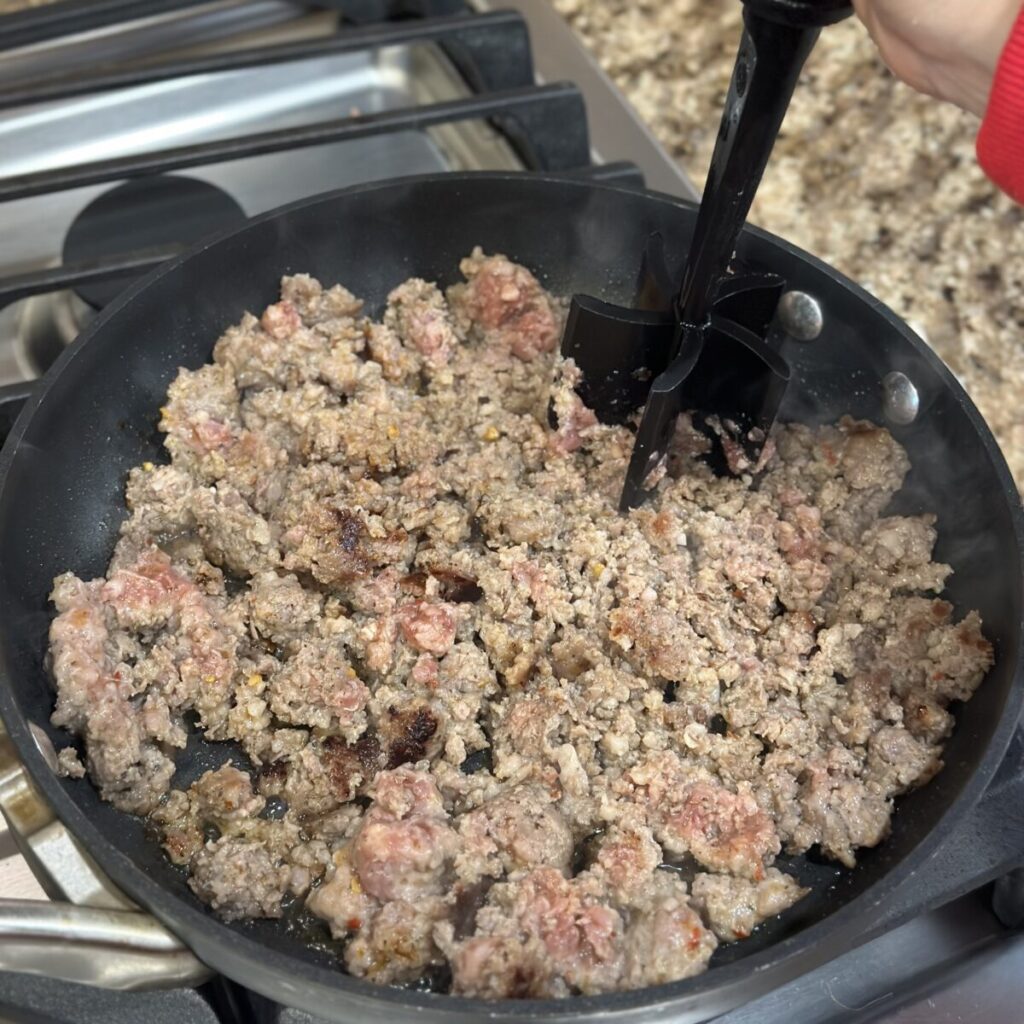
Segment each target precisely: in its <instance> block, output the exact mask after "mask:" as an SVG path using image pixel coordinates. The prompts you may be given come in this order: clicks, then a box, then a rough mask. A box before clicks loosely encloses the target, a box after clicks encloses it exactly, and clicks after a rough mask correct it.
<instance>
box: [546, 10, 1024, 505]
mask: <svg viewBox="0 0 1024 1024" xmlns="http://www.w3.org/2000/svg"><path fill="white" fill-rule="evenodd" d="M554 4H555V7H556V8H557V9H558V10H559V11H560V12H561V13H562V14H563V15H564V16H565V17H566V18H567V19H568V20H569V21H570V23H571V24H572V25H573V27H574V28H575V29H576V30H577V31H578V32H579V34H580V36H581V37H582V38H583V40H584V42H585V43H586V44H587V45H588V46H589V47H590V49H591V50H592V52H593V53H594V54H595V55H596V56H597V58H598V60H599V61H600V62H601V64H602V65H603V67H604V68H605V70H606V71H607V72H608V74H609V75H610V76H611V77H612V79H614V81H615V83H616V84H617V85H618V86H619V88H621V89H622V90H623V92H624V93H625V94H626V95H627V96H628V97H629V99H630V100H631V101H632V103H633V104H634V106H635V107H636V108H637V110H638V111H639V113H640V115H641V116H642V117H643V118H644V119H645V120H646V121H647V122H648V124H649V125H651V127H652V128H653V130H654V132H655V133H656V134H657V135H658V137H659V138H660V139H661V141H662V142H663V143H664V144H665V145H666V146H667V147H668V149H669V150H670V152H672V153H673V155H674V156H675V157H676V158H677V159H678V160H679V161H680V162H681V163H682V165H683V166H684V167H685V168H686V170H687V171H688V172H689V174H690V175H691V177H692V178H693V179H694V180H695V181H697V182H698V183H699V182H700V181H701V180H702V178H703V175H704V172H705V169H706V168H707V164H708V160H709V158H710V155H711V148H712V145H713V143H714V137H715V132H716V130H717V127H718V118H719V114H720V112H721V108H722V103H723V101H724V96H725V90H726V88H727V86H728V82H729V74H730V71H731V69H732V62H733V58H734V56H735V51H736V44H737V41H738V39H739V34H740V18H741V5H740V3H739V2H738V0H639V2H637V0H554ZM977 127H978V122H977V119H976V118H974V117H973V116H971V115H969V114H966V113H964V112H962V111H960V110H958V109H956V108H955V107H951V106H948V105H945V104H940V103H938V102H937V101H934V100H931V99H929V98H927V97H923V96H919V95H918V94H916V93H915V92H913V91H912V90H911V89H909V88H908V87H906V86H904V85H903V84H902V83H900V82H897V81H896V80H895V79H894V78H893V77H892V75H891V74H889V72H888V71H887V70H886V68H885V66H884V64H883V63H882V61H881V58H880V57H879V56H878V53H877V51H876V50H875V48H874V46H873V44H872V42H871V40H870V38H869V37H868V35H867V33H866V32H865V31H864V29H863V28H862V27H861V25H860V23H859V22H857V21H855V20H854V19H850V20H848V21H846V22H843V23H841V24H839V25H835V26H832V27H830V28H827V29H825V30H824V31H823V32H822V35H821V39H820V41H819V42H818V45H817V48H816V49H815V51H814V52H813V53H812V55H811V57H810V59H809V61H808V63H807V67H806V69H805V71H804V74H803V76H802V80H801V83H800V85H799V86H798V88H797V92H796V95H795V97H794V100H793V105H792V107H791V108H790V111H789V114H788V115H787V118H786V121H785V124H784V125H783V130H782V136H781V138H780V139H779V142H778V144H777V146H776V149H775V153H774V155H773V157H772V161H771V163H770V164H769V166H768V170H767V172H766V174H765V178H764V182H763V184H762V187H761V191H760V192H759V194H758V198H757V201H756V203H755V206H754V209H753V212H752V214H751V220H752V221H753V222H754V223H756V224H760V225H761V226H763V227H765V228H767V229H768V230H770V231H774V232H776V233H777V234H780V235H782V236H784V237H785V238H787V239H789V240H790V241H792V242H794V243H795V244H797V245H799V246H801V247H803V248H805V249H808V250H809V251H810V252H812V253H815V254H816V255H818V256H820V257H822V258H823V259H825V260H827V261H828V262H829V263H831V264H833V265H834V266H836V267H838V268H839V269H840V270H842V271H843V272H844V273H846V274H848V275H849V276H850V277H852V278H853V279H854V280H856V281H858V282H859V283H860V284H862V285H864V286H865V287H866V288H868V289H869V290H870V291H872V292H873V293H874V294H875V295H877V296H878V297H879V298H880V299H881V300H882V301H883V302H885V303H887V304H888V305H889V306H891V307H892V308H893V309H894V310H895V311H896V312H897V313H898V314H899V315H900V316H902V317H904V318H905V319H906V320H908V321H910V322H911V323H912V324H913V325H915V326H916V327H917V328H918V329H920V330H923V332H924V334H925V336H926V337H927V339H928V341H929V342H930V343H931V345H932V346H933V347H934V348H935V349H936V350H937V351H938V352H939V354H940V355H941V356H942V357H943V358H944V359H945V360H946V362H947V363H948V364H949V366H950V367H951V368H952V369H953V371H954V372H955V373H956V374H957V376H958V377H959V378H960V380H961V381H962V382H963V384H964V386H965V387H966V388H967V390H968V392H969V393H970V394H971V396H972V397H973V398H974V400H975V402H976V403H977V404H978V407H979V408H980V409H981V412H982V414H983V415H984V416H985V418H986V419H987V420H988V423H989V425H990V426H991V427H992V430H993V432H994V433H995V435H996V437H997V438H998V440H999V442H1000V444H1001V445H1002V447H1003V451H1004V453H1005V454H1006V458H1007V461H1008V463H1009V465H1010V469H1011V470H1012V472H1013V474H1014V476H1015V478H1016V480H1017V484H1018V486H1019V487H1022V488H1024V226H1022V224H1024V209H1021V208H1020V207H1017V206H1015V205H1014V204H1013V203H1012V202H1011V201H1010V200H1009V199H1008V198H1006V197H1005V196H1003V195H1002V194H1001V193H1000V192H998V190H997V189H996V188H995V187H994V186H993V185H991V184H990V183H989V182H988V181H987V179H986V178H985V176H984V175H983V174H982V172H981V170H980V169H979V168H978V166H977V164H976V162H975V158H974V136H975V134H976V132H977Z"/></svg>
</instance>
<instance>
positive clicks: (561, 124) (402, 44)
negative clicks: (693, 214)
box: [0, 0, 1024, 1024]
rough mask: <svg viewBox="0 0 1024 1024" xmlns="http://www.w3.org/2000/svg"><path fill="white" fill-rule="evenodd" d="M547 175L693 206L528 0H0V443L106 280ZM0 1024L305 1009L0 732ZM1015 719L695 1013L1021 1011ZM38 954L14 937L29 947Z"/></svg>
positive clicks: (674, 175) (857, 1015)
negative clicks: (718, 1003)
mask: <svg viewBox="0 0 1024 1024" xmlns="http://www.w3.org/2000/svg"><path fill="white" fill-rule="evenodd" d="M471 169H496V170H500V169H516V170H524V171H557V172H560V173H571V174H575V175H582V176H589V177H592V178H596V179H602V180H614V181H618V182H621V183H623V184H625V185H632V186H643V185H646V186H647V187H650V188H654V189H658V190H660V191H664V192H669V193H673V194H675V195H679V196H684V197H689V198H695V197H696V191H695V189H694V188H693V186H692V184H691V183H690V181H689V180H688V179H687V178H686V176H685V174H684V173H683V172H682V171H681V170H680V168H679V167H678V166H677V165H676V164H675V163H674V161H673V160H672V159H671V158H670V157H669V156H668V154H666V153H665V152H664V151H663V150H662V149H661V147H660V146H659V145H658V143H657V142H656V140H655V139H654V138H653V137H652V136H651V134H650V132H649V131H648V130H647V129H646V128H645V127H644V126H643V124H642V123H641V122H640V121H639V120H638V119H637V118H636V116H635V114H634V113H633V112H632V110H631V109H630V108H629V107H628V105H627V104H626V103H625V101H624V100H623V98H622V97H621V95H620V94H619V93H618V92H617V91H616V90H615V89H614V87H613V86H612V85H611V83H610V82H609V81H608V80H607V79H606V78H605V77H604V75H603V74H602V72H601V71H600V70H599V69H598V67H597V66H596V65H595V64H594V63H593V61H592V60H591V59H590V58H589V57H588V55H587V54H586V53H585V51H584V50H583V49H582V48H581V46H580V45H579V43H578V42H577V40H576V38H575V37H574V36H573V34H572V33H571V31H570V30H569V29H568V28H567V26H566V25H565V24H564V23H563V22H562V21H561V19H560V18H559V17H558V16H557V15H556V14H555V13H554V12H553V10H552V9H551V8H550V7H549V6H548V4H547V2H546V0H503V2H500V3H499V2H495V0H472V2H463V0H333V2H332V0H320V2H317V3H314V2H309V3H298V2H283V0H212V2H211V0H0V204H2V205H0V209H2V211H3V225H4V230H3V231H2V232H0V441H2V439H3V438H4V437H5V436H6V433H7V431H8V430H9V428H10V425H11V423H12V422H13V419H14V418H15V416H16V415H17V412H18V411H19V409H20V407H21V405H22V403H23V402H24V400H25V398H26V397H27V395H28V394H29V393H30V392H31V389H32V387H33V381H34V380H35V379H36V378H38V377H39V376H40V375H41V374H42V373H44V372H45V370H46V368H47V367H48V366H49V365H50V364H51V363H52V362H53V360H54V359H55V358H56V357H57V356H58V355H59V353H60V352H61V351H62V349H63V348H64V347H65V346H66V345H67V344H68V343H69V342H70V341H72V340H73V339H74V338H75V336H76V335H77V333H78V332H79V331H80V330H81V329H82V328H83V327H84V326H85V325H86V324H87V323H88V322H89V321H90V320H91V319H92V318H93V317H94V316H95V315H96V313H97V311H98V310H100V309H102V307H103V306H104V305H105V304H106V303H107V302H109V301H110V300H111V299H113V298H114V297H115V296H116V295H117V294H118V293H119V292H120V291H121V290H122V289H123V288H124V287H125V285H126V284H127V283H128V282H130V281H131V280H133V279H134V278H136V277H138V276H139V275H140V274H142V273H145V272H146V271H147V270H149V269H151V268H152V267H154V266H156V265H158V264H159V263H160V262H161V261H162V260H164V259H167V258H168V257H170V256H172V255H173V254H174V253H176V252H178V251H180V249H181V248H182V247H183V246H185V245H187V244H188V243H189V242H190V241H192V240H194V239H196V238H198V237H201V236H202V235H205V234H208V233H209V232H211V231H214V230H217V229H218V228H226V227H230V226H231V225H232V224H234V223H237V222H238V221H240V220H241V219H242V218H244V217H245V216H248V215H252V214H256V213H260V212H262V211H265V210H268V209H271V208H273V207H276V206H279V205H281V204H283V203H287V202H290V201H292V200H296V199H299V198H302V197H305V196H308V195H312V194H315V193H318V192H323V191H326V190H330V189H335V188H339V187H343V186H345V185H349V184H355V183H357V182H364V181H370V180H374V179H382V178H389V177H394V176H397V175H405V174H416V173H424V172H432V171H443V170H471ZM0 808H2V809H3V811H4V815H5V817H6V819H7V822H8V826H9V827H8V828H7V829H6V830H0V1024H2V1022H3V1021H6V1020H10V1021H39V1020H57V1021H64V1022H67V1024H77V1022H80V1021H94V1020H100V1019H102V1020H103V1021H104V1022H105V1024H119V1022H122V1021H123V1022H126V1024H127V1022H133V1024H134V1022H137V1021H147V1022H163V1021H167V1022H173V1024H201V1022H202V1024H228V1022H235V1021H255V1022H258V1024H317V1022H316V1021H314V1019H313V1018H311V1017H309V1016H308V1015H307V1014H304V1013H301V1012H299V1011H295V1010H292V1009H289V1008H286V1007H282V1006H278V1005H275V1004H271V1003H269V1002H267V1001H266V1000H264V999H262V998H261V997H259V996H257V995H255V994H254V993H252V992H249V991H247V990H245V989H242V988H241V987H239V986H237V985H235V984H233V983H231V982H229V981H227V980H225V979H223V978H219V977H212V976H211V975H210V972H209V971H207V970H206V969H205V968H204V967H203V965H202V964H200V963H199V962H198V961H196V960H195V958H194V957H192V955H191V954H190V953H189V952H188V951H187V950H186V949H184V948H183V947H181V946H180V944H179V943H178V942H177V940H176V939H174V937H173V936H171V935H169V934H168V933H167V932H166V931H165V930H164V929H163V928H162V927H160V926H159V925H157V924H156V923H155V922H154V921H153V920H152V919H151V918H149V917H148V916H147V915H145V914H142V913H140V912H138V910H137V908H134V907H132V906H131V905H130V904H129V903H128V901H127V900H126V899H125V898H124V897H123V896H122V895H121V894H120V893H118V892H117V891H116V890H115V889H113V887H112V886H111V885H110V883H109V882H108V881H107V880H106V879H104V878H103V877H101V876H100V874H99V873H98V872H97V871H96V869H95V868H94V867H93V866H92V865H91V864H90V863H89V862H88V861H87V860H86V859H85V858H84V857H83V856H82V855H81V854H80V853H79V852H78V850H77V848H76V846H75V844H74V842H73V841H72V840H71V838H70V837H69V836H68V835H67V833H66V832H65V831H64V829H63V828H62V826H61V825H60V823H59V822H57V821H56V820H55V819H54V818H53V815H52V813H51V812H50V811H49V809H48V808H47V807H45V806H44V805H43V804H42V803H41V802H40V801H39V800H38V798H37V797H36V796H35V794H34V793H33V791H32V787H31V785H30V784H29V783H28V782H27V780H26V779H25V778H24V775H23V772H22V771H21V769H20V766H19V765H18V763H17V761H16V759H14V758H13V757H12V756H11V753H10V749H9V745H8V744H7V743H6V741H5V738H4V737H3V735H2V732H0ZM1022 864H1024V734H1021V733H1019V734H1018V735H1017V737H1016V739H1015V741H1014V743H1013V745H1012V748H1011V750H1010V753H1009V755H1008V757H1007V759H1006V761H1005V763H1004V764H1003V766H1002V768H1001V770H1000V773H999V775H998V776H997V778H996V779H995V781H994V782H993V784H992V786H991V787H990V789H989V791H988V792H987V793H986V795H985V797H984V799H983V801H982V802H981V804H980V805H979V806H978V808H977V809H976V810H975V812H974V814H973V815H972V816H971V817H970V818H969V819H967V821H966V822H964V823H963V824H962V825H961V827H960V828H959V830H958V831H957V832H956V833H955V834H953V835H950V836H949V837H948V838H947V841H946V842H945V844H944V845H943V846H942V848H941V849H940V851H939V852H938V854H937V855H936V856H935V857H934V858H933V860H932V861H931V862H930V863H929V864H928V865H927V866H926V867H925V868H924V869H922V871H920V872H919V873H918V875H917V876H915V877H913V878H912V879H911V880H910V881H909V882H908V883H907V884H906V885H905V887H904V891H903V892H901V893H900V895H899V898H898V899H897V900H895V901H893V902H892V903H891V904H889V905H884V906H879V907H878V908H877V915H876V919H875V921H874V922H873V924H872V926H871V928H870V929H869V930H868V931H867V932H865V933H863V934H858V935H851V936H850V938H849V952H847V953H846V954H845V955H844V956H842V957H840V958H839V959H837V960H834V961H832V962H831V963H829V964H826V965H825V966H823V967H821V968H819V969H818V970H815V971H813V972H811V973H809V974H806V975H804V976H803V977H802V978H800V979H798V980H797V981H796V982H793V983H791V984H789V985H786V986H784V987H783V988H780V989H778V990H776V991H775V992H772V993H771V994H769V995H768V996H765V997H763V998H762V999H759V1000H757V1001H756V1002H755V1003H752V1004H749V1005H748V1006H745V1007H742V1008H740V1009H737V1010H734V1011H732V1012H730V1013H728V1014H726V1015H725V1016H724V1017H721V1018H719V1020H720V1022H721V1024H754V1022H755V1021H756V1022H757V1024H774V1022H782V1021H785V1022H786V1024H792V1022H799V1024H825V1022H831V1021H840V1022H849V1024H853V1022H867V1021H884V1022H889V1024H896V1022H899V1024H911V1022H924V1021H927V1022H928V1024H946V1022H948V1024H952V1022H953V1021H957V1022H960V1021H968V1020H973V1019H975V1018H981V1017H984V1018H985V1019H987V1020H988V1021H991V1022H993V1024H1002V1022H1006V1024H1009V1022H1011V1021H1018V1020H1024V1011H1022V1010H1021V1009H1020V1007H1019V1006H1018V1005H1017V1004H1018V1000H1017V998H1016V996H1017V994H1018V993H1019V992H1020V991H1021V989H1022V984H1021V982H1020V981H1019V979H1020V978H1021V977H1024V936H1022V935H1021V934H1020V932H1019V928H1020V926H1021V925H1022V924H1024V870H1022V868H1021V865H1022ZM41 948H43V949H45V954H44V955H40V949H41Z"/></svg>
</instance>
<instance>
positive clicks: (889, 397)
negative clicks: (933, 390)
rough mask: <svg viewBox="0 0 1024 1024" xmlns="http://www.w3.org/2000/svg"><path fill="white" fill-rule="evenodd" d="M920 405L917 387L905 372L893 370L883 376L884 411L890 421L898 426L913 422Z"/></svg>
mask: <svg viewBox="0 0 1024 1024" xmlns="http://www.w3.org/2000/svg"><path fill="white" fill-rule="evenodd" d="M920 406H921V400H920V398H919V397H918V394H917V388H915V387H914V385H913V384H912V383H911V380H910V378H909V377H908V376H907V375H906V374H905V373H900V371H899V370H893V371H892V373H887V374H886V375H885V376H884V377H883V378H882V412H883V414H884V415H885V418H886V419H887V420H888V421H889V422H890V423H894V424H895V425H896V426H898V427H905V426H906V425H907V424H908V423H913V422H914V420H915V419H917V412H918V409H919V408H920Z"/></svg>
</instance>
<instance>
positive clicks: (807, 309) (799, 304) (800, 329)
mask: <svg viewBox="0 0 1024 1024" xmlns="http://www.w3.org/2000/svg"><path fill="white" fill-rule="evenodd" d="M824 322H825V319H824V317H823V316H822V313H821V305H820V304H819V303H818V300H817V299H816V298H814V296H813V295H808V294H807V292H786V293H785V295H783V296H782V298H781V299H779V323H781V324H782V326H783V329H784V330H785V331H786V333H787V334H788V335H789V336H790V337H791V338H795V339H796V340H797V341H814V339H815V338H816V337H817V336H818V335H819V334H821V328H822V326H823V325H824Z"/></svg>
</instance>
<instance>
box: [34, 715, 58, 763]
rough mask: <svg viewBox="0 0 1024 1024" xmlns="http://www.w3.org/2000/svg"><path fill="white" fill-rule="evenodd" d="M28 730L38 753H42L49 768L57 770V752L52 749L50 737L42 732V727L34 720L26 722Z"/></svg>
mask: <svg viewBox="0 0 1024 1024" xmlns="http://www.w3.org/2000/svg"><path fill="white" fill-rule="evenodd" d="M28 729H29V732H31V733H32V739H34V740H35V741H36V746H37V747H38V748H39V753H40V754H42V755H43V759H44V760H45V761H46V763H47V764H48V765H49V766H50V768H51V770H53V771H56V770H57V752H56V751H55V750H54V749H53V744H52V743H51V742H50V737H49V736H47V735H46V733H45V732H43V730H42V727H41V726H38V725H36V723H35V722H29V723H28Z"/></svg>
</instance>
